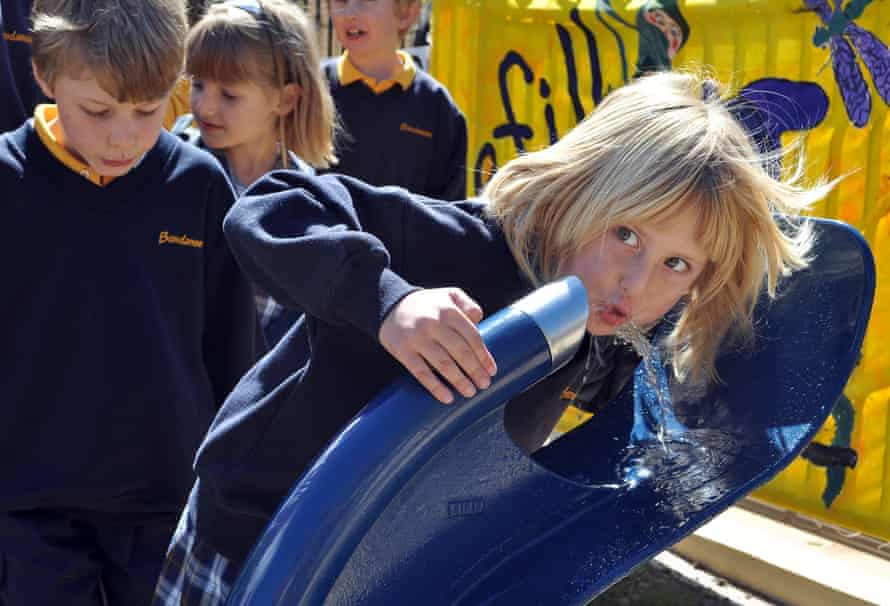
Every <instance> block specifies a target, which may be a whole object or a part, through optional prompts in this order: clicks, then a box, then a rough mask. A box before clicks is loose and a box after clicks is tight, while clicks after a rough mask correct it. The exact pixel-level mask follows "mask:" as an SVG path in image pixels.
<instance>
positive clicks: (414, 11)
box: [396, 1, 423, 33]
mask: <svg viewBox="0 0 890 606" xmlns="http://www.w3.org/2000/svg"><path fill="white" fill-rule="evenodd" d="M422 4H423V2H421V1H418V2H410V3H408V4H407V5H404V6H400V7H399V9H398V10H397V11H396V14H397V15H398V17H399V31H400V32H405V33H407V32H408V30H409V29H411V28H412V27H413V26H414V24H415V23H416V22H417V19H418V18H419V17H420V6H421V5H422Z"/></svg>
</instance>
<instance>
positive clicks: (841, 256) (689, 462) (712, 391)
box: [229, 220, 875, 606]
mask: <svg viewBox="0 0 890 606" xmlns="http://www.w3.org/2000/svg"><path fill="white" fill-rule="evenodd" d="M815 223H816V229H817V233H818V238H819V240H818V246H817V253H816V256H815V259H814V262H813V264H812V266H811V268H810V269H808V270H806V271H803V272H799V273H797V274H795V275H794V276H793V277H792V278H790V279H789V280H787V281H786V282H785V283H784V285H783V287H782V292H781V295H780V297H779V298H778V299H777V300H775V301H772V302H770V301H766V300H765V301H763V302H761V304H760V306H759V307H758V310H757V323H756V327H757V340H756V344H755V346H754V349H753V350H748V351H736V350H733V351H727V352H725V353H722V354H721V356H720V357H719V359H718V362H717V370H718V372H719V375H720V377H721V378H722V381H723V382H722V383H720V384H716V385H714V386H712V387H710V388H709V389H708V390H707V391H705V392H704V393H685V394H684V393H674V394H673V404H672V406H669V407H668V408H667V409H662V408H660V407H659V406H658V405H657V404H658V403H657V402H656V401H655V399H654V398H653V394H654V393H655V390H653V389H652V382H651V381H649V380H648V377H649V375H648V373H647V372H646V371H645V368H644V367H643V365H641V366H640V368H638V369H637V372H636V374H635V377H634V381H632V382H630V383H629V384H628V386H627V387H626V388H625V389H624V391H623V392H622V394H621V395H620V396H619V397H618V398H617V399H616V400H615V401H614V402H611V403H610V404H609V405H608V406H607V407H606V408H605V409H604V410H603V411H602V412H601V413H599V414H598V415H597V416H596V417H594V418H593V419H592V420H591V421H589V422H588V423H586V424H585V425H583V426H581V427H579V428H578V429H576V430H574V431H572V432H570V433H568V434H566V435H565V436H563V437H561V438H560V439H558V440H556V441H554V442H553V443H552V444H550V445H549V446H547V447H545V448H543V449H541V450H539V451H537V452H536V453H534V455H532V456H528V455H526V454H524V453H523V452H522V451H521V450H520V449H519V448H518V447H516V446H515V444H514V443H513V442H512V440H511V439H510V437H509V436H508V435H507V434H506V432H505V430H504V422H503V411H504V405H505V402H506V401H508V400H509V399H510V398H511V397H513V396H514V395H515V394H516V393H517V391H518V390H521V389H522V388H523V387H522V386H523V385H524V384H526V383H527V382H528V376H533V377H534V379H533V380H537V378H540V375H541V373H542V372H543V373H544V374H546V372H549V371H550V370H551V368H550V366H551V365H552V364H551V360H550V358H549V353H547V351H546V346H545V347H543V348H542V346H541V335H540V332H537V333H536V329H535V327H534V326H528V323H527V322H526V319H524V318H517V314H515V313H513V312H511V311H510V310H507V312H505V313H504V314H498V315H497V316H496V317H493V318H490V319H489V320H488V321H487V322H488V324H487V325H485V327H484V329H483V335H484V336H485V338H486V342H487V343H488V345H489V348H490V349H491V350H492V352H493V353H494V354H495V357H496V359H497V360H498V363H499V367H500V368H501V369H502V370H503V369H508V372H506V373H502V374H508V375H510V376H506V377H503V376H502V377H501V382H500V383H497V384H496V385H495V386H493V388H492V389H491V390H487V391H488V392H489V393H487V394H486V393H485V392H483V394H481V395H480V396H477V397H476V398H474V399H472V400H470V401H466V402H458V403H457V404H456V405H454V406H451V407H445V406H441V405H439V404H437V403H435V402H434V401H433V400H432V398H430V397H429V396H428V395H427V394H426V393H425V392H424V391H423V389H422V388H420V387H419V386H418V385H417V384H416V383H414V382H413V381H412V380H410V379H407V378H406V379H404V380H401V381H398V382H397V383H396V385H394V386H392V387H391V388H390V389H388V390H386V391H385V392H384V393H383V394H381V396H379V397H378V398H377V399H376V400H375V401H374V402H372V403H371V404H369V406H367V407H366V408H365V409H364V410H363V411H362V413H361V414H360V415H359V416H358V417H356V419H354V420H353V422H352V423H351V424H350V426H349V427H347V428H346V429H345V430H344V431H343V432H342V433H341V434H340V435H339V437H338V438H337V439H335V440H334V441H333V442H332V444H331V445H330V446H329V448H328V449H327V450H326V451H325V453H324V454H323V455H321V456H320V457H319V459H318V460H317V461H316V463H315V464H314V465H313V467H312V468H311V469H310V470H309V471H308V472H307V473H306V474H305V475H304V476H303V478H301V480H300V481H299V482H298V483H297V484H296V486H295V487H294V489H293V491H292V492H291V494H290V495H289V496H288V498H287V499H286V500H285V502H284V503H283V504H282V506H281V508H280V509H279V511H278V513H277V514H276V516H275V517H274V519H273V520H272V522H271V523H270V524H269V526H268V528H267V530H266V532H265V534H264V535H263V537H262V538H261V540H260V541H259V543H258V544H257V546H256V547H255V549H254V551H253V553H252V555H251V557H250V559H249V561H248V563H247V564H246V565H245V567H244V569H243V571H242V574H241V576H240V578H239V580H238V582H237V584H236V587H235V589H234V590H233V593H232V595H231V597H230V601H229V604H233V605H244V604H252V605H263V606H269V605H273V604H302V605H320V604H337V605H347V604H349V605H352V604H370V605H380V606H383V605H386V606H392V605H396V604H411V605H414V604H425V605H438V604H504V605H510V606H523V605H531V604H586V603H587V602H589V601H590V600H591V599H593V598H594V597H595V596H596V595H597V594H599V593H600V592H602V591H603V590H605V589H606V588H607V587H609V585H611V584H612V583H614V582H616V581H617V580H619V579H620V578H621V577H623V576H624V575H626V574H627V573H629V572H630V571H631V570H632V569H633V568H634V567H635V566H637V565H639V564H640V563H642V562H644V561H645V560H647V559H648V558H650V557H652V556H654V555H656V554H657V553H659V552H660V551H662V550H664V549H666V548H667V547H669V546H670V545H672V544H673V543H675V542H676V541H678V540H680V539H682V538H683V537H684V536H686V535H688V534H689V533H691V532H692V531H694V530H695V529H696V528H698V527H699V526H701V525H702V524H704V523H705V522H707V521H708V520H710V519H711V518H712V517H714V516H715V515H717V514H718V513H720V512H721V511H723V510H725V509H726V508H727V507H729V506H730V505H731V504H733V503H734V502H735V501H737V500H738V499H740V498H741V497H743V496H745V495H746V494H748V493H749V492H750V491H751V490H753V489H754V488H756V487H757V486H759V485H761V484H763V483H764V482H766V481H767V480H769V479H770V478H772V477H773V476H774V475H775V474H777V473H778V472H779V471H780V470H781V469H783V468H784V467H785V466H787V465H788V464H789V463H790V462H791V461H792V460H793V459H794V457H795V456H797V454H798V453H799V452H800V450H801V449H802V448H803V447H804V446H805V445H806V444H807V443H808V441H809V440H810V439H812V437H813V435H814V434H815V433H816V431H817V430H818V429H819V428H820V427H821V425H822V424H823V423H824V421H825V420H826V418H827V416H828V415H829V413H830V411H831V407H832V405H833V403H834V402H835V400H836V399H837V397H838V396H839V395H840V394H841V393H842V390H843V387H844V385H845V383H846V381H847V378H848V377H849V375H850V373H851V372H852V370H853V368H854V366H855V364H856V361H857V357H858V355H859V350H860V346H861V344H862V339H863V336H864V332H865V328H866V324H867V321H868V316H869V312H870V309H871V302H872V298H873V293H874V280H875V274H874V262H873V259H872V257H871V253H870V251H869V249H868V246H867V245H866V243H865V241H864V240H863V239H862V238H861V236H860V235H859V234H858V233H857V232H856V231H855V230H853V229H852V228H851V227H849V226H847V225H845V224H842V223H839V222H834V221H828V220H816V221H815ZM542 349H543V353H542ZM542 369H544V370H543V371H542ZM658 377H660V379H659V380H661V381H664V380H665V377H664V374H663V373H659V374H658ZM517 385H519V386H520V387H519V388H517V387H516V386H517ZM659 427H663V435H661V437H659Z"/></svg>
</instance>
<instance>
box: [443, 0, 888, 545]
mask: <svg viewBox="0 0 890 606" xmlns="http://www.w3.org/2000/svg"><path fill="white" fill-rule="evenodd" d="M433 11H434V14H433V40H434V42H433V50H432V65H431V71H432V72H433V74H434V75H435V76H436V77H437V78H439V79H440V80H441V81H442V82H443V83H445V85H446V86H448V88H449V89H450V90H451V92H452V94H453V95H454V97H455V100H456V101H457V102H458V104H459V105H460V106H461V107H462V109H463V110H464V112H465V113H466V115H467V119H468V123H469V129H470V132H469V150H468V156H467V168H468V171H469V173H468V180H467V182H468V184H469V191H468V194H469V195H474V194H478V193H479V192H481V191H482V189H483V187H484V186H485V183H486V182H487V181H488V179H489V178H490V176H491V174H493V173H494V171H496V170H497V168H498V166H500V165H502V164H503V163H504V162H506V161H507V160H509V159H510V158H512V157H514V156H516V155H517V154H521V153H524V152H526V151H530V150H533V149H538V148H540V147H543V146H546V145H549V144H550V143H552V142H554V141H556V140H557V139H558V138H559V137H560V136H561V134H563V133H565V132H567V131H568V130H569V129H571V128H572V127H573V126H574V125H575V124H577V123H578V122H579V121H581V120H582V119H583V118H584V117H585V116H586V115H587V114H588V113H589V112H590V111H591V110H592V109H593V108H594V107H596V105H597V104H598V103H599V102H600V101H601V100H602V99H603V97H604V96H605V95H607V94H608V93H609V92H610V91H611V90H613V89H615V88H617V87H620V86H622V85H624V84H626V83H627V82H629V81H631V80H632V79H633V78H636V77H639V76H640V75H641V74H645V73H647V72H651V71H656V70H665V69H707V70H708V71H710V72H712V73H713V74H714V76H715V77H716V78H717V79H719V80H721V81H728V82H731V83H732V85H733V89H734V90H735V93H734V94H733V96H732V97H731V98H730V99H729V100H728V103H729V106H730V108H731V110H732V111H733V113H734V114H735V115H736V117H737V118H738V119H739V121H740V122H741V123H742V124H743V125H744V126H745V127H746V128H747V129H748V131H749V132H750V133H751V134H752V137H753V139H754V140H755V141H756V143H757V145H758V146H760V148H761V149H762V150H764V151H770V150H776V149H778V148H779V147H780V146H781V145H782V144H783V143H785V144H787V143H790V142H800V143H801V145H802V147H803V148H804V149H805V151H806V154H807V159H808V164H807V167H808V170H809V171H810V173H811V176H812V177H814V178H816V177H819V176H823V175H827V176H828V177H830V178H835V177H843V179H842V181H841V183H840V185H839V186H838V187H837V188H836V190H835V192H834V193H832V194H831V196H829V197H828V199H827V200H826V201H825V202H824V203H822V204H820V205H819V207H817V208H816V209H815V212H816V214H818V215H820V216H827V217H834V218H839V219H841V220H844V221H846V222H848V223H851V224H852V225H854V226H855V227H857V228H859V229H860V230H861V231H862V232H863V234H864V235H865V236H866V238H867V239H868V240H869V242H870V244H871V246H872V249H873V250H874V252H875V257H876V261H877V267H878V291H877V297H876V300H875V305H874V309H873V312H872V318H871V321H870V324H869V332H868V335H867V336H866V342H865V345H864V346H863V350H862V356H861V359H860V364H859V366H858V367H857V370H856V372H855V373H854V375H853V377H852V378H851V380H850V382H849V383H848V386H847V389H846V393H845V395H844V397H842V398H841V399H840V400H839V401H838V402H836V403H835V406H834V411H833V414H832V419H831V420H830V421H829V423H828V424H827V425H826V427H824V428H823V430H822V431H821V432H820V434H819V435H818V436H817V439H816V440H815V441H814V442H813V444H812V445H811V447H810V448H808V449H807V450H806V451H805V453H804V455H803V456H802V457H801V458H800V459H799V460H798V461H796V462H795V463H794V464H793V465H792V466H791V467H790V468H789V469H787V470H786V471H785V472H784V473H782V474H781V475H780V476H779V477H778V478H777V479H776V480H774V481H773V482H771V483H770V484H768V485H767V486H766V487H765V488H763V489H761V490H760V491H758V492H757V493H755V496H758V497H760V498H763V499H766V500H769V501H773V502H775V503H777V504H779V505H781V506H784V507H789V508H794V509H797V510H799V511H802V512H804V513H807V514H810V515H814V516H817V517H820V518H823V519H825V520H827V521H829V522H833V523H837V524H840V525H843V526H847V527H850V528H854V529H857V530H861V531H864V532H867V533H869V534H872V535H875V536H879V537H883V538H885V539H888V540H890V498H882V494H890V492H888V491H890V429H888V428H890V413H888V407H890V406H888V405H890V334H888V333H890V292H888V291H890V144H886V143H885V142H884V141H885V140H886V139H887V136H886V133H885V130H886V129H887V127H886V124H885V123H886V117H887V106H888V104H890V49H888V47H887V44H886V41H888V40H890V2H886V1H884V0H848V1H847V2H844V1H843V0H721V2H718V3H702V2H695V1H686V0H628V1H623V0H486V2H482V3H479V2H474V1H472V0H436V2H435V3H434V4H433ZM437 43H438V44H437ZM454 48H460V49H462V52H460V53H454V52H449V50H448V49H454ZM792 157H793V154H792ZM782 168H783V167H782V166H781V165H780V163H779V161H778V160H777V161H776V162H775V164H774V165H772V166H770V169H771V170H773V171H780V170H782ZM882 278H883V279H882ZM575 418H576V419H577V420H582V419H585V418H587V415H584V414H583V413H582V412H579V413H578V414H577V415H576V417H575ZM564 421H566V420H565V419H564ZM566 422H569V423H570V422H571V419H569V420H568V421H566ZM564 427H565V426H564Z"/></svg>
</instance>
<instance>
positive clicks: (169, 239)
mask: <svg viewBox="0 0 890 606" xmlns="http://www.w3.org/2000/svg"><path fill="white" fill-rule="evenodd" d="M163 244H177V245H179V246H190V247H192V248H204V240H195V239H193V238H189V237H188V236H187V235H185V234H182V235H181V236H176V235H170V233H169V232H166V231H162V232H161V233H160V235H158V246H161V245H163Z"/></svg>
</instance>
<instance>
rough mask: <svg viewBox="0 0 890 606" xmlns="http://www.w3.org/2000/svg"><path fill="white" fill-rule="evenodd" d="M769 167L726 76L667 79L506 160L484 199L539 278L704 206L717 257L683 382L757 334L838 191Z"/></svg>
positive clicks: (688, 325) (634, 87) (682, 354)
mask: <svg viewBox="0 0 890 606" xmlns="http://www.w3.org/2000/svg"><path fill="white" fill-rule="evenodd" d="M765 160H766V158H765V157H764V156H763V154H761V153H760V152H758V151H757V149H756V146H755V145H754V143H753V142H752V140H751V138H750V136H749V135H748V133H747V132H746V131H745V130H744V128H743V127H742V126H741V124H740V123H739V122H738V121H736V120H735V119H734V118H733V116H732V115H731V114H730V112H729V111H728V109H727V106H726V102H725V101H724V99H723V98H722V97H721V95H720V93H719V85H718V84H717V83H716V82H715V81H713V80H711V79H708V78H706V77H705V76H703V75H700V74H691V73H678V72H664V73H659V74H654V75H650V76H646V77H643V78H640V79H638V80H636V81H635V82H633V83H631V84H628V85H626V86H624V87H621V88H619V89H617V90H615V91H613V92H612V93H610V94H609V95H608V96H607V97H606V98H605V99H604V100H603V101H602V103H600V105H599V106H598V107H597V108H596V109H595V110H594V111H593V112H592V113H591V114H590V115H589V116H588V117H587V118H586V119H585V120H584V121H583V122H581V123H580V124H579V125H578V126H577V127H575V128H574V129H573V130H572V131H571V132H569V133H567V134H566V135H565V136H564V137H563V138H562V139H561V140H559V141H557V142H556V143H555V144H553V145H552V146H550V147H548V148H546V149H543V150H540V151H536V152H532V153H528V154H526V155H524V156H520V157H518V158H515V159H514V160H512V161H511V162H509V163H507V164H506V165H505V166H504V167H502V168H501V169H500V170H499V171H498V172H497V173H496V174H495V175H494V177H493V178H492V179H491V181H490V182H489V183H488V185H487V186H486V188H485V190H484V191H483V194H482V195H483V197H484V198H487V200H488V201H489V204H490V213H491V214H492V215H493V216H494V217H495V218H496V219H497V221H498V222H499V223H500V224H501V226H502V227H503V230H504V234H505V237H506V240H507V243H508V245H509V246H510V248H511V250H512V252H513V255H514V257H515V258H516V260H517V262H518V264H519V266H520V268H521V269H522V271H523V272H524V273H525V274H526V275H527V276H528V277H529V278H530V279H531V280H532V281H533V282H534V283H536V284H538V283H541V282H545V281H548V280H550V279H553V278H555V277H557V276H558V275H559V274H560V271H561V269H562V264H563V263H564V261H565V260H566V259H568V258H569V257H570V256H571V255H572V254H574V253H575V252H576V251H577V250H578V249H579V248H581V247H583V246H584V245H585V244H587V243H589V242H591V241H593V240H594V239H595V238H597V237H599V236H601V235H602V234H603V233H605V232H606V231H607V230H608V229H609V228H610V226H613V225H616V224H621V223H625V222H627V223H634V222H643V221H648V220H658V219H660V218H662V217H666V216H668V215H669V214H670V213H672V212H674V211H676V210H678V209H679V207H680V205H682V204H686V203H691V204H694V205H695V206H696V207H697V208H698V209H699V212H700V217H701V219H700V225H699V229H700V233H701V243H702V245H703V247H704V248H705V250H707V251H709V257H710V259H709V262H708V264H707V267H706V268H705V270H704V271H703V272H702V274H701V275H700V276H699V277H698V279H697V280H696V282H695V284H694V285H693V288H692V290H691V292H690V293H689V295H688V297H687V300H686V304H685V306H684V307H683V309H682V311H681V312H680V314H679V317H678V319H677V321H676V323H675V325H674V326H673V329H672V330H671V332H670V334H669V336H668V337H667V339H666V342H665V343H664V345H665V346H666V349H667V350H668V351H669V352H670V357H671V360H672V363H673V368H674V372H675V374H676V376H677V377H678V378H680V379H681V380H682V379H685V378H687V377H691V378H692V379H693V380H694V381H698V380H706V381H710V380H714V379H716V378H717V377H716V375H715V373H714V366H713V363H714V358H715V357H716V353H717V350H718V348H719V347H720V344H721V343H722V342H723V341H724V338H725V337H727V335H728V333H731V334H732V335H733V336H735V337H738V338H741V339H742V340H743V341H746V342H748V343H750V342H751V340H752V339H753V334H754V331H753V312H754V307H755V305H756V303H757V300H758V298H759V296H760V294H761V293H762V292H763V291H764V289H765V290H766V292H767V293H768V294H769V295H770V296H771V297H774V296H775V295H776V288H777V284H778V282H779V279H780V277H781V276H782V275H784V274H786V273H788V272H790V271H793V270H797V269H800V268H803V267H805V266H806V265H807V262H808V260H807V255H808V253H809V250H810V248H811V245H812V233H811V230H810V229H809V227H808V224H807V223H806V222H805V221H797V222H795V221H793V220H791V217H796V216H797V215H798V213H800V212H802V211H804V210H806V209H807V208H808V207H809V206H810V205H811V204H812V203H813V202H815V201H817V200H819V199H820V198H822V197H823V196H824V195H825V194H826V193H827V191H828V190H829V189H830V187H831V186H832V185H833V184H827V185H826V184H824V183H819V184H816V185H814V186H813V187H811V188H808V187H805V186H803V185H801V184H800V182H801V178H802V176H803V158H802V156H801V157H799V162H798V163H797V165H796V167H795V170H794V171H793V173H792V174H787V175H785V176H784V177H782V178H779V179H777V178H773V177H771V176H770V175H769V174H768V173H767V172H766V170H765V168H764V166H765V164H764V161H765Z"/></svg>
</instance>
